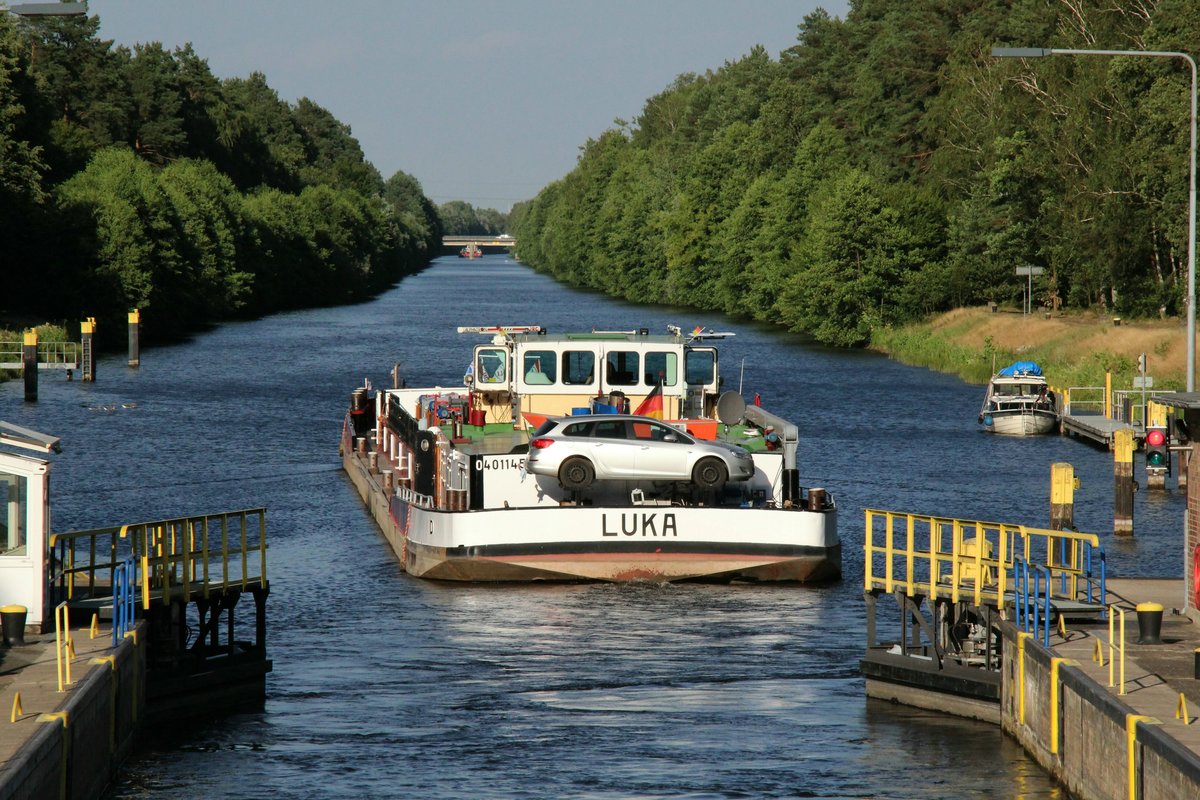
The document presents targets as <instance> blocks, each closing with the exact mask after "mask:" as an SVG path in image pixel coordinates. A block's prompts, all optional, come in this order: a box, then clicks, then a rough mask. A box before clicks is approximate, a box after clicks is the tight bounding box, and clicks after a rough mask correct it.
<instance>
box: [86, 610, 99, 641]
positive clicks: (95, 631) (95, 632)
mask: <svg viewBox="0 0 1200 800" xmlns="http://www.w3.org/2000/svg"><path fill="white" fill-rule="evenodd" d="M88 633H89V635H90V638H92V639H95V638H96V637H97V636H99V635H100V612H99V611H97V612H96V613H95V614H92V627H91V628H89V629H88Z"/></svg>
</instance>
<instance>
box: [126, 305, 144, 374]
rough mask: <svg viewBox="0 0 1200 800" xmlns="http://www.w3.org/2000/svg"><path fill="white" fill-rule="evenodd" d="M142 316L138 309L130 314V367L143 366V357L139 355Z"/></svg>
mask: <svg viewBox="0 0 1200 800" xmlns="http://www.w3.org/2000/svg"><path fill="white" fill-rule="evenodd" d="M141 321H142V315H141V312H140V311H138V310H137V309H136V308H135V309H134V310H133V311H130V312H129V366H131V367H140V366H141V365H142V357H141V355H140V354H139V353H138V326H139V325H140V324H141Z"/></svg>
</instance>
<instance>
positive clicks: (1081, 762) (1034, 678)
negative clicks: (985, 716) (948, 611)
mask: <svg viewBox="0 0 1200 800" xmlns="http://www.w3.org/2000/svg"><path fill="white" fill-rule="evenodd" d="M1002 633H1003V639H1004V645H1003V646H1004V669H1003V674H1002V680H1001V717H1002V725H1003V728H1004V730H1005V731H1006V732H1007V733H1008V734H1009V735H1011V736H1012V737H1013V738H1015V739H1016V740H1017V741H1018V742H1020V743H1021V745H1022V746H1024V748H1025V750H1026V751H1027V752H1028V753H1029V754H1030V755H1031V756H1033V757H1034V759H1036V760H1037V761H1038V763H1039V764H1041V766H1042V767H1043V768H1044V769H1046V770H1047V771H1048V772H1050V773H1051V774H1052V775H1054V776H1055V777H1056V778H1057V779H1058V780H1059V781H1060V782H1061V783H1062V784H1063V785H1064V786H1066V787H1067V789H1068V791H1070V792H1071V794H1072V795H1073V796H1075V797H1078V798H1081V800H1127V798H1129V797H1130V790H1129V757H1128V736H1127V734H1126V725H1127V724H1128V723H1127V720H1128V719H1129V717H1130V716H1131V715H1135V714H1136V712H1135V710H1134V709H1133V708H1132V707H1130V706H1129V705H1127V704H1125V703H1124V702H1122V701H1121V700H1120V699H1119V698H1117V697H1116V696H1114V695H1111V694H1109V692H1108V689H1107V688H1105V687H1104V686H1101V685H1100V684H1098V683H1096V682H1095V681H1093V680H1092V679H1091V678H1089V677H1088V676H1087V675H1086V674H1084V673H1083V672H1082V671H1081V670H1078V669H1076V668H1075V667H1073V666H1071V665H1070V664H1066V663H1063V662H1062V661H1061V660H1060V661H1059V663H1058V669H1057V676H1056V679H1055V680H1054V681H1053V683H1057V689H1056V692H1057V697H1056V701H1057V706H1058V726H1057V727H1058V731H1057V734H1058V741H1057V743H1053V742H1052V740H1051V732H1052V727H1053V723H1052V710H1051V694H1052V688H1053V687H1052V678H1051V673H1052V653H1051V652H1050V651H1049V650H1047V649H1046V648H1045V647H1043V646H1042V645H1041V644H1039V643H1037V642H1036V641H1034V640H1033V638H1032V637H1025V636H1022V637H1021V638H1023V639H1024V648H1023V650H1024V653H1023V655H1022V653H1021V648H1020V647H1019V646H1018V631H1017V629H1016V628H1015V627H1013V626H1012V625H1011V624H1009V623H1003V624H1002ZM1022 662H1023V663H1024V669H1023V670H1022ZM1022 673H1023V675H1024V678H1023V680H1024V703H1025V721H1024V723H1022V722H1021V717H1020V706H1021V691H1020V690H1021V681H1022V677H1021V676H1022ZM1136 733H1137V738H1136V742H1135V745H1134V786H1135V796H1136V797H1148V798H1149V797H1152V798H1163V799H1165V800H1169V799H1170V798H1179V800H1195V798H1197V797H1200V760H1198V759H1197V757H1196V754H1195V753H1193V752H1191V751H1190V750H1189V749H1187V748H1186V747H1184V746H1183V745H1181V744H1180V743H1179V742H1178V741H1176V740H1175V739H1174V738H1172V737H1171V736H1170V735H1168V734H1165V733H1163V732H1162V730H1161V729H1160V728H1158V727H1157V726H1155V725H1138V726H1137V728H1136ZM1054 751H1057V752H1054Z"/></svg>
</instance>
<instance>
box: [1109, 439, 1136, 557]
mask: <svg viewBox="0 0 1200 800" xmlns="http://www.w3.org/2000/svg"><path fill="white" fill-rule="evenodd" d="M1113 478H1114V488H1115V498H1114V509H1113V533H1114V534H1116V535H1117V536H1132V535H1133V492H1134V487H1133V431H1132V430H1131V429H1129V428H1121V429H1119V430H1117V431H1116V432H1115V433H1114V434H1113Z"/></svg>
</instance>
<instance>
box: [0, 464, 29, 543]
mask: <svg viewBox="0 0 1200 800" xmlns="http://www.w3.org/2000/svg"><path fill="white" fill-rule="evenodd" d="M26 484H27V479H25V478H23V477H21V476H20V475H11V474H7V473H5V474H0V500H2V501H3V503H4V506H3V511H2V512H0V553H3V554H4V555H25V494H26V491H27V489H26Z"/></svg>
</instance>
